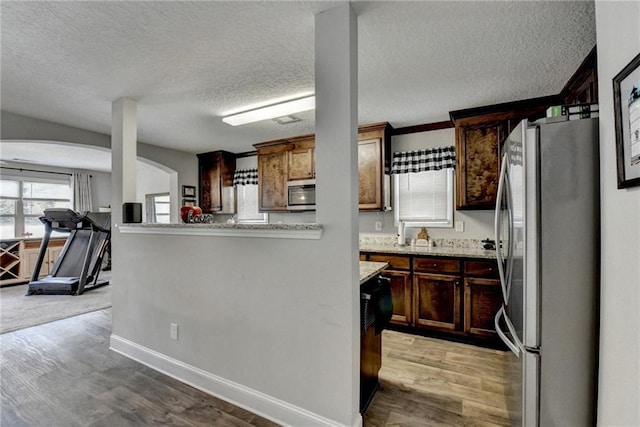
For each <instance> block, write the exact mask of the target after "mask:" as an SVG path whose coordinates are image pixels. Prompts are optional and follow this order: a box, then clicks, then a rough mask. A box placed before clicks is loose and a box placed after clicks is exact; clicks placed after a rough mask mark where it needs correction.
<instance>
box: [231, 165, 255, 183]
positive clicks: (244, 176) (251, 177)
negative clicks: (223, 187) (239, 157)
mask: <svg viewBox="0 0 640 427" xmlns="http://www.w3.org/2000/svg"><path fill="white" fill-rule="evenodd" d="M233 185H234V187H235V186H236V185H258V169H238V170H236V171H235V172H234V173H233Z"/></svg>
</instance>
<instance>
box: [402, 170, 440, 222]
mask: <svg viewBox="0 0 640 427" xmlns="http://www.w3.org/2000/svg"><path fill="white" fill-rule="evenodd" d="M393 184H394V206H395V213H394V219H395V223H396V224H397V223H398V221H399V220H402V221H404V222H405V223H406V225H407V226H410V227H452V226H453V169H450V168H448V169H441V170H438V171H425V172H416V173H400V174H394V175H393Z"/></svg>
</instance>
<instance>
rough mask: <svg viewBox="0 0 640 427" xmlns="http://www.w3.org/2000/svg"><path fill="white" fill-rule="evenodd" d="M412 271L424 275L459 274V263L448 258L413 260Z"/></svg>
mask: <svg viewBox="0 0 640 427" xmlns="http://www.w3.org/2000/svg"><path fill="white" fill-rule="evenodd" d="M413 271H420V272H426V273H459V272H460V261H458V260H457V259H450V258H414V259H413Z"/></svg>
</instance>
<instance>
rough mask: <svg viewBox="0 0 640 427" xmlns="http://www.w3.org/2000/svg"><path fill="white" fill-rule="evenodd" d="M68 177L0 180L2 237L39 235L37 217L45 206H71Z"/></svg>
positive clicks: (69, 207) (38, 220)
mask: <svg viewBox="0 0 640 427" xmlns="http://www.w3.org/2000/svg"><path fill="white" fill-rule="evenodd" d="M71 201H72V192H71V183H70V180H68V179H67V180H45V179H35V178H29V179H24V178H3V179H2V180H0V230H1V231H2V238H13V237H18V236H30V237H42V236H43V235H44V226H43V225H42V223H41V222H40V219H39V218H40V217H41V216H42V215H43V214H44V210H45V209H48V208H63V209H71Z"/></svg>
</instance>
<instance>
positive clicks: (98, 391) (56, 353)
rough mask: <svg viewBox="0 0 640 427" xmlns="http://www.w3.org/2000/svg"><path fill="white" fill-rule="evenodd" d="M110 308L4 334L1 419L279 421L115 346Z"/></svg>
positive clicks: (110, 424)
mask: <svg viewBox="0 0 640 427" xmlns="http://www.w3.org/2000/svg"><path fill="white" fill-rule="evenodd" d="M110 333H111V309H106V310H100V311H95V312H93V313H88V314H84V315H81V316H76V317H71V318H68V319H64V320H60V321H57V322H52V323H47V324H44V325H40V326H36V327H33V328H26V329H21V330H19V331H15V332H10V333H6V334H2V335H0V346H1V349H2V351H1V352H0V381H1V386H2V387H1V393H0V394H1V396H0V397H1V406H0V425H2V427H5V426H6V427H14V426H16V427H19V426H47V427H52V426H65V427H67V426H69V427H72V426H105V427H114V426H117V427H125V426H140V425H154V426H155V425H176V426H221V427H222V426H225V427H226V426H259V427H267V426H276V425H277V424H275V423H273V422H271V421H268V420H266V419H264V418H261V417H259V416H257V415H255V414H253V413H251V412H249V411H246V410H244V409H241V408H238V407H236V406H233V405H231V404H229V403H227V402H224V401H222V400H220V399H217V398H215V397H213V396H210V395H208V394H206V393H204V392H201V391H199V390H197V389H195V388H193V387H190V386H188V385H186V384H184V383H182V382H180V381H177V380H174V379H173V378H170V377H167V376H166V375H163V374H161V373H159V372H157V371H155V370H153V369H151V368H148V367H146V366H144V365H141V364H139V363H137V362H135V361H132V360H130V359H128V358H126V357H124V356H121V355H119V354H117V353H115V352H113V351H111V350H109V335H110Z"/></svg>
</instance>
